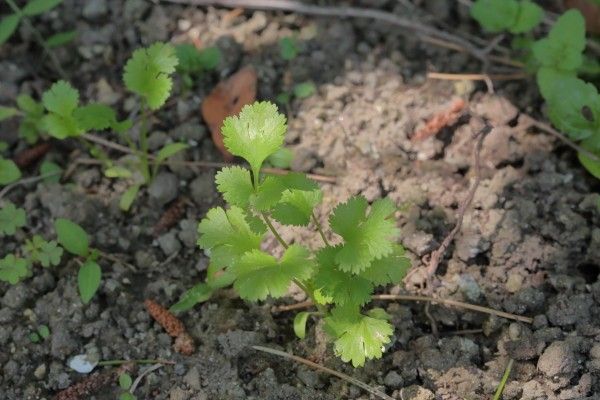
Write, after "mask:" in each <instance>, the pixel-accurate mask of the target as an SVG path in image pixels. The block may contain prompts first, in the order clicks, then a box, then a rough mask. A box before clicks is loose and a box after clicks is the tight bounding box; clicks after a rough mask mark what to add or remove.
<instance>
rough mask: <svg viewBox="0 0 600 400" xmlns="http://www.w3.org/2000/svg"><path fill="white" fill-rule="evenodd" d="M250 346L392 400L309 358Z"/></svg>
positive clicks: (362, 383) (380, 392)
mask: <svg viewBox="0 0 600 400" xmlns="http://www.w3.org/2000/svg"><path fill="white" fill-rule="evenodd" d="M252 348H253V349H254V350H258V351H263V352H265V353H269V354H273V355H276V356H279V357H283V358H287V359H290V360H294V361H296V362H299V363H301V364H304V365H306V366H308V367H311V368H314V369H316V370H319V371H322V372H325V373H327V374H330V375H333V376H337V377H338V378H340V379H343V380H345V381H346V382H349V383H351V384H353V385H356V386H358V387H359V388H361V389H364V390H366V391H367V392H369V393H371V394H372V395H374V396H377V397H379V398H380V399H384V400H394V398H393V397H390V396H388V395H387V394H385V393H383V392H382V391H380V390H377V389H375V388H373V387H371V386H369V385H367V384H366V383H364V382H361V381H359V380H358V379H355V378H353V377H351V376H349V375H346V374H344V373H342V372H338V371H335V370H333V369H330V368H327V367H325V366H323V365H320V364H317V363H314V362H312V361H309V360H307V359H305V358H302V357H298V356H295V355H293V354H289V353H286V352H284V351H280V350H275V349H272V348H270V347H264V346H252Z"/></svg>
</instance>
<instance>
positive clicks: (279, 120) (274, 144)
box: [221, 102, 287, 179]
mask: <svg viewBox="0 0 600 400" xmlns="http://www.w3.org/2000/svg"><path fill="white" fill-rule="evenodd" d="M286 129H287V126H286V119H285V116H284V115H283V114H280V113H279V112H278V111H277V106H275V105H274V104H272V103H269V102H256V103H253V104H251V105H247V106H244V108H242V111H241V112H240V114H239V115H238V116H237V117H228V118H226V119H225V121H224V122H223V127H222V128H221V132H222V133H223V142H224V144H225V147H226V148H227V150H229V152H230V153H231V154H233V155H236V156H239V157H242V158H243V159H245V160H246V161H248V163H249V164H250V167H251V169H252V173H253V174H255V175H257V174H258V172H259V170H260V167H261V165H262V163H263V161H264V160H265V159H267V157H269V156H270V155H271V154H273V153H275V152H276V151H277V150H279V148H281V146H283V138H284V135H285V132H286ZM255 179H256V178H255Z"/></svg>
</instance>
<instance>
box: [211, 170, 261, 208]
mask: <svg viewBox="0 0 600 400" xmlns="http://www.w3.org/2000/svg"><path fill="white" fill-rule="evenodd" d="M215 182H216V184H217V189H218V190H219V192H221V194H222V195H223V198H224V199H225V201H226V202H227V203H228V204H231V205H234V206H238V207H241V208H246V207H247V206H248V202H249V201H250V197H251V196H252V194H253V193H254V188H253V187H252V178H251V177H250V171H249V170H247V169H246V168H242V167H238V166H233V167H226V168H223V169H221V170H220V171H219V172H218V173H217V175H216V177H215Z"/></svg>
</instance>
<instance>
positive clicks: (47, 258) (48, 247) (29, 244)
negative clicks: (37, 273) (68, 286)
mask: <svg viewBox="0 0 600 400" xmlns="http://www.w3.org/2000/svg"><path fill="white" fill-rule="evenodd" d="M24 250H25V253H26V254H27V256H28V258H29V260H31V261H32V262H38V263H40V264H41V265H42V267H49V266H51V265H52V266H57V265H58V264H60V259H61V257H62V254H63V249H62V247H60V246H58V243H56V242H55V241H54V240H51V241H49V242H47V241H45V240H44V239H43V238H42V237H41V236H39V235H34V236H33V237H32V238H31V239H30V240H27V241H26V242H25V246H24Z"/></svg>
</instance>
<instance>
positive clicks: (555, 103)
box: [471, 0, 600, 179]
mask: <svg viewBox="0 0 600 400" xmlns="http://www.w3.org/2000/svg"><path fill="white" fill-rule="evenodd" d="M471 15H472V16H473V17H474V18H475V19H476V20H477V21H478V22H479V23H480V24H481V25H482V26H483V28H484V29H486V30H487V31H490V32H500V31H504V30H507V31H509V32H511V33H514V34H524V35H527V36H522V37H517V38H515V40H514V41H513V44H518V47H519V49H520V50H525V52H526V55H525V59H524V60H525V61H526V63H527V66H528V68H529V69H530V70H532V71H534V72H535V73H536V76H537V83H538V86H539V89H540V92H541V94H542V97H543V98H544V100H546V105H547V109H546V111H547V114H548V118H549V119H550V121H551V122H552V124H553V125H554V126H555V127H557V128H558V129H560V130H562V131H564V132H565V133H566V134H567V135H568V136H569V137H570V138H571V139H573V140H575V141H577V142H579V143H580V146H581V147H582V148H583V149H585V150H587V151H589V152H590V153H592V154H594V155H596V156H597V157H600V95H599V94H598V90H597V89H596V87H595V86H594V85H593V84H591V83H588V82H586V81H584V80H583V79H581V78H579V77H578V75H586V74H588V75H589V74H590V73H592V74H598V70H599V68H598V63H597V62H594V61H591V60H588V59H586V57H585V55H584V50H585V20H584V18H583V16H582V15H581V13H580V12H579V11H577V10H569V11H567V12H565V13H564V14H563V15H561V16H560V17H559V18H558V20H557V21H556V23H555V24H554V25H553V27H552V29H551V30H550V32H549V34H548V36H547V37H545V38H542V39H539V40H537V41H534V40H533V39H531V36H530V35H531V31H532V30H533V29H534V28H535V27H536V26H537V25H538V24H539V23H540V21H541V20H542V18H543V10H542V9H541V8H540V7H539V6H537V5H535V4H534V3H533V2H531V1H528V0H521V1H517V0H477V1H476V2H475V3H474V4H473V7H472V8H471ZM578 156H579V160H580V161H581V163H582V165H583V166H584V167H585V168H586V169H587V170H588V171H589V172H590V173H591V174H592V175H594V176H595V177H596V178H598V179H600V162H598V161H596V160H594V159H592V158H590V157H589V156H588V155H586V154H585V153H583V152H579V154H578Z"/></svg>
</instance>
